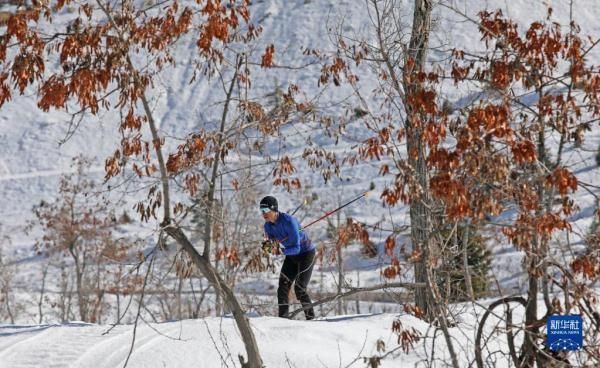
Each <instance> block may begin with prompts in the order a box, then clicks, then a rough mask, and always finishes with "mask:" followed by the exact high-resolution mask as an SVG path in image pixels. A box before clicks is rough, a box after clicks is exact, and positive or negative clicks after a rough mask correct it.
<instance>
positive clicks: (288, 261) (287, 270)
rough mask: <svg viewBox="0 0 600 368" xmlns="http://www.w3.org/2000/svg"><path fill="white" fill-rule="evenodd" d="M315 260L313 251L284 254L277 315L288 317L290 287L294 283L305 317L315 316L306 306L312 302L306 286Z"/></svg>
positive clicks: (278, 290) (311, 317) (310, 308)
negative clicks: (291, 254)
mask: <svg viewBox="0 0 600 368" xmlns="http://www.w3.org/2000/svg"><path fill="white" fill-rule="evenodd" d="M314 261H315V251H314V250H311V251H310V252H305V253H301V254H298V255H295V256H285V260H284V261H283V266H281V273H280V274H279V288H278V289H277V302H278V303H279V317H284V318H288V313H289V308H290V305H289V295H290V287H291V286H292V283H294V292H295V293H296V298H298V300H299V301H300V303H302V307H304V308H305V309H304V315H305V316H306V319H313V318H315V311H314V309H313V308H312V307H308V306H309V305H310V304H311V303H312V302H311V301H310V296H308V292H307V287H308V283H309V281H310V276H311V275H312V270H313V265H314Z"/></svg>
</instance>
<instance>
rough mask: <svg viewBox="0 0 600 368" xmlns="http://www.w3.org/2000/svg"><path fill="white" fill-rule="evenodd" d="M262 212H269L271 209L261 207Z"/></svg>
mask: <svg viewBox="0 0 600 368" xmlns="http://www.w3.org/2000/svg"><path fill="white" fill-rule="evenodd" d="M260 212H262V213H268V212H271V209H270V208H268V207H261V208H260Z"/></svg>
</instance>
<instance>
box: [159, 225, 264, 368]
mask: <svg viewBox="0 0 600 368" xmlns="http://www.w3.org/2000/svg"><path fill="white" fill-rule="evenodd" d="M164 230H165V232H166V233H167V234H169V236H171V237H172V238H173V239H175V241H177V243H178V244H179V245H180V246H181V247H182V248H183V250H185V251H186V252H187V254H188V255H189V256H190V258H191V259H192V261H193V262H194V264H195V265H196V267H198V269H199V270H200V271H201V272H202V274H203V275H204V276H205V277H206V278H207V279H208V281H209V282H210V283H211V284H212V285H213V287H214V288H215V290H216V291H217V292H218V293H219V294H221V295H222V296H223V299H224V301H225V303H226V304H227V306H228V307H229V309H231V311H232V313H233V318H234V319H235V322H236V324H237V326H238V328H239V330H240V334H241V335H242V340H243V341H244V345H245V346H246V354H248V361H247V362H244V361H243V357H242V356H239V359H240V361H241V362H242V367H243V368H261V367H262V366H263V362H262V358H261V356H260V353H259V350H258V344H257V343H256V339H255V337H254V333H253V332H252V328H251V326H250V321H249V320H248V318H247V317H246V314H245V312H244V310H243V309H242V306H241V305H240V304H239V303H238V300H237V298H236V297H235V295H234V294H233V291H232V290H231V289H230V288H229V286H227V284H226V283H225V282H224V281H223V279H221V277H220V276H219V274H218V273H217V272H216V270H215V268H214V267H213V266H212V264H211V263H210V262H209V261H208V259H206V257H204V256H201V255H200V253H198V251H196V248H194V246H193V245H192V243H191V242H190V241H189V240H188V238H187V237H186V236H185V234H184V233H183V231H182V230H181V229H180V228H179V227H176V226H173V225H170V226H166V227H165V228H164Z"/></svg>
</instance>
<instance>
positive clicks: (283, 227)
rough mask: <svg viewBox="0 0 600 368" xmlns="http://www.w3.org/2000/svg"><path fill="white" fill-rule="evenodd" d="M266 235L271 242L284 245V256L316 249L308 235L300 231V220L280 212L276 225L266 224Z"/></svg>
mask: <svg viewBox="0 0 600 368" xmlns="http://www.w3.org/2000/svg"><path fill="white" fill-rule="evenodd" d="M265 233H266V234H267V236H268V237H269V239H271V240H277V241H278V242H279V243H281V244H282V245H283V254H285V255H286V256H295V255H297V254H301V253H306V252H309V251H311V250H314V249H315V246H314V245H313V244H312V242H311V241H310V239H309V237H308V235H306V233H305V232H304V231H302V230H300V224H298V220H296V218H294V217H293V216H290V215H288V214H287V213H284V212H279V216H277V221H275V223H272V222H269V221H267V222H265Z"/></svg>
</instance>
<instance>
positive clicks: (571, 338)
mask: <svg viewBox="0 0 600 368" xmlns="http://www.w3.org/2000/svg"><path fill="white" fill-rule="evenodd" d="M546 342H547V344H548V348H550V350H553V351H561V350H569V351H573V350H579V349H581V347H582V346H583V320H582V318H581V316H574V315H570V316H558V315H554V316H550V317H549V318H548V340H547V341H546Z"/></svg>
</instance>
